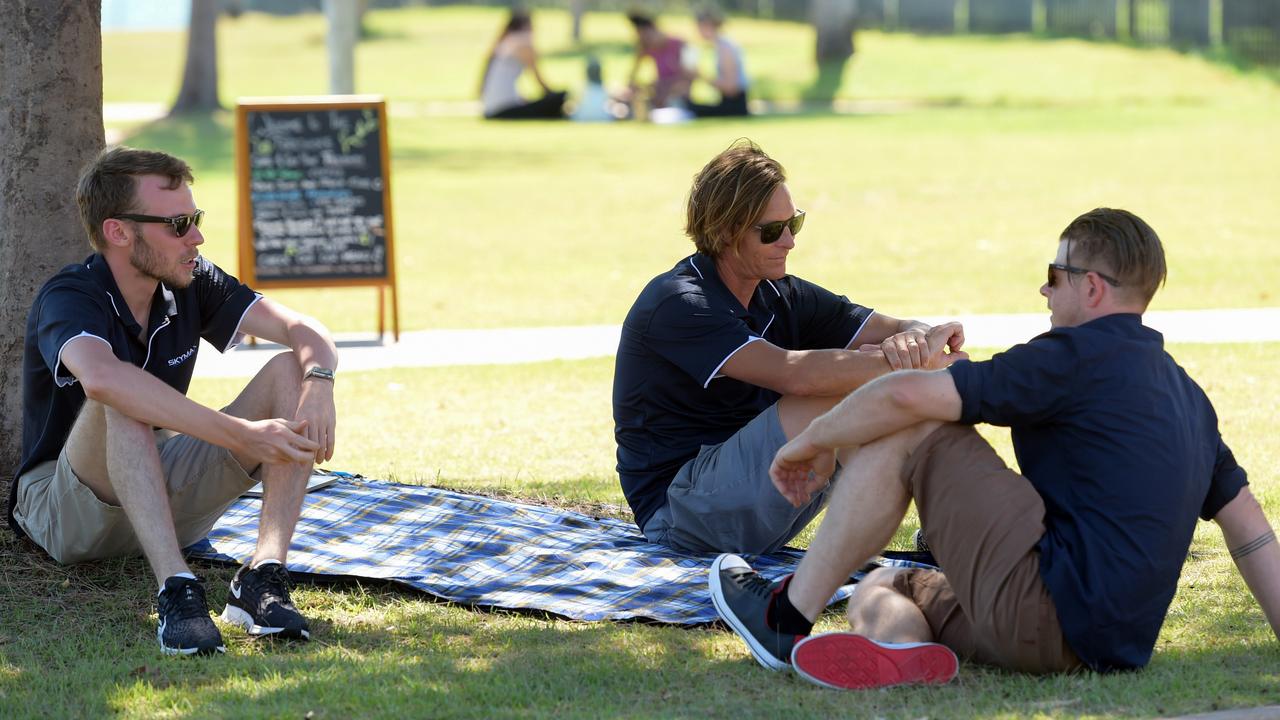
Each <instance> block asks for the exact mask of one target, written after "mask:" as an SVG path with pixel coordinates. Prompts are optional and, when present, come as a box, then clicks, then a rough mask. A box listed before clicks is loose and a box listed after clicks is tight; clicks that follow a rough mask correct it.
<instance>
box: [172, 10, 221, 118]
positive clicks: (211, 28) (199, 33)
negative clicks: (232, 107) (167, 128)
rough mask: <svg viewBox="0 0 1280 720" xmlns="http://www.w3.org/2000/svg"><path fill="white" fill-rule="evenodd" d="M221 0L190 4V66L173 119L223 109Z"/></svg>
mask: <svg viewBox="0 0 1280 720" xmlns="http://www.w3.org/2000/svg"><path fill="white" fill-rule="evenodd" d="M221 5H222V4H221V2H219V0H191V24H190V26H189V27H188V29H187V65H186V68H185V69H184V70H183V71H182V89H181V90H179V91H178V99H177V100H175V101H174V103H173V109H171V110H170V111H169V114H170V115H181V114H183V113H195V112H210V111H213V110H219V109H221V108H222V103H220V102H218V33H217V31H218V10H219V8H220V7H221Z"/></svg>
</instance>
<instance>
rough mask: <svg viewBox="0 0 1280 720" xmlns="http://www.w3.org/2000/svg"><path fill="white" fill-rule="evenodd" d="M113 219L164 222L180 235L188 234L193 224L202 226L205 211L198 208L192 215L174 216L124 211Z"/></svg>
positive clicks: (174, 232)
mask: <svg viewBox="0 0 1280 720" xmlns="http://www.w3.org/2000/svg"><path fill="white" fill-rule="evenodd" d="M111 219H113V220H132V221H134V222H140V223H164V224H165V225H168V226H169V227H171V228H173V234H174V235H177V236H178V237H182V236H183V235H186V234H187V232H188V231H190V230H191V228H192V226H195V227H200V221H201V220H204V211H203V210H196V211H195V212H193V213H191V214H190V215H174V216H173V217H162V216H160V215H134V214H132V213H124V214H121V215H112V216H111Z"/></svg>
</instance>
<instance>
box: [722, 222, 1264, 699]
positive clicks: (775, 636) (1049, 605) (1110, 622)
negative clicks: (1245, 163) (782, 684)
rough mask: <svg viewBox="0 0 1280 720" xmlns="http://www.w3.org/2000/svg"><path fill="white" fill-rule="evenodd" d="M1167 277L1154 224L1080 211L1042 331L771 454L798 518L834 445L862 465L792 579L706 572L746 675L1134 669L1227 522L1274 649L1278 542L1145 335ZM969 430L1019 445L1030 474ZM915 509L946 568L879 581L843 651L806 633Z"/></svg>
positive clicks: (730, 558)
mask: <svg viewBox="0 0 1280 720" xmlns="http://www.w3.org/2000/svg"><path fill="white" fill-rule="evenodd" d="M1164 278H1165V260H1164V249H1163V247H1162V246H1161V244H1160V240H1159V238H1158V237H1156V234H1155V232H1154V231H1153V230H1152V229H1151V228H1150V227H1149V226H1148V225H1147V224H1146V223H1145V222H1143V221H1142V220H1141V219H1139V218H1138V217H1137V216H1135V215H1133V214H1131V213H1128V212H1125V211H1123V210H1111V209H1105V208H1100V209H1097V210H1093V211H1091V212H1088V213H1086V214H1084V215H1082V216H1080V217H1079V218H1077V219H1076V220H1074V221H1073V222H1072V223H1071V224H1070V225H1068V226H1067V228H1066V230H1064V231H1063V233H1062V235H1061V239H1060V241H1059V243H1058V254H1057V257H1056V259H1055V260H1054V261H1053V262H1051V263H1050V264H1049V270H1048V281H1047V282H1046V283H1045V284H1044V285H1043V286H1041V288H1040V293H1041V294H1042V295H1044V296H1045V297H1046V298H1047V299H1048V304H1049V310H1050V313H1051V314H1050V321H1051V324H1052V329H1051V330H1050V331H1049V332H1047V333H1044V334H1043V335H1040V336H1038V337H1036V338H1034V339H1033V340H1031V341H1030V342H1028V343H1026V344H1025V345H1018V346H1015V347H1013V348H1011V349H1010V350H1008V351H1006V352H1003V353H999V354H997V355H996V356H995V357H993V358H992V359H991V360H989V361H986V362H968V361H963V362H957V363H956V364H954V365H952V366H951V367H950V368H949V369H947V370H941V371H936V372H907V373H896V374H894V375H892V376H889V377H886V378H882V379H880V380H878V381H876V382H873V383H870V384H868V385H866V386H865V387H863V388H861V389H860V390H858V391H857V392H855V393H853V394H851V395H850V396H849V397H848V398H846V399H845V400H844V401H843V402H841V404H840V405H839V406H837V407H836V408H835V409H833V410H832V411H831V412H830V413H828V414H827V415H824V416H822V417H820V418H818V419H816V420H814V422H813V423H812V424H810V425H809V427H808V428H806V429H805V430H804V431H803V432H802V433H800V434H799V436H797V437H796V438H795V439H794V440H792V441H791V442H790V443H788V444H787V445H786V446H785V447H783V448H782V449H781V450H780V451H779V452H778V454H777V457H776V459H775V460H774V463H773V467H772V468H771V472H772V476H773V478H774V482H775V484H776V486H777V488H778V490H779V492H780V494H781V495H783V496H785V497H786V498H787V499H788V500H789V501H790V502H791V503H793V504H803V503H804V502H806V500H807V498H808V497H809V495H810V493H812V492H814V491H815V490H816V489H817V487H819V482H820V480H821V479H822V478H825V477H827V476H829V475H831V474H832V473H833V472H834V471H835V459H834V453H835V452H836V449H837V448H854V447H856V448H859V449H858V451H857V454H856V455H855V456H854V458H853V460H852V462H851V463H850V464H847V465H845V467H844V469H843V471H842V478H841V480H840V482H839V484H838V486H837V489H836V491H835V497H834V498H833V499H832V501H831V506H830V508H829V510H828V512H827V515H826V517H825V519H824V520H823V523H822V526H821V527H820V528H819V529H818V534H817V537H816V538H815V539H814V542H813V544H812V545H811V546H810V548H809V551H808V553H807V554H806V556H805V558H804V561H803V562H802V563H801V565H800V567H799V569H798V570H797V571H796V573H795V575H794V576H791V577H788V578H785V579H783V580H781V581H778V582H775V583H770V582H768V581H766V580H764V579H763V578H761V577H760V576H759V575H758V574H756V573H754V572H752V571H751V569H750V567H748V566H747V564H746V563H745V562H743V561H742V559H741V558H739V557H737V556H734V555H722V556H721V557H719V558H717V560H716V561H715V563H713V565H712V568H711V573H710V585H711V592H712V597H713V599H714V600H715V603H716V606H717V609H718V610H719V611H720V614H721V616H722V617H723V618H724V619H725V620H726V621H727V622H728V623H729V624H730V625H731V626H732V627H733V629H734V630H735V631H736V632H737V633H738V634H739V635H741V636H742V637H743V639H744V640H745V641H746V642H747V645H748V647H749V648H750V649H751V652H752V654H753V655H754V656H755V657H756V659H757V661H759V662H760V663H761V664H762V665H764V666H766V667H769V668H772V669H783V668H786V667H787V666H788V665H791V666H793V667H794V669H795V670H796V672H797V673H799V674H800V675H802V676H803V677H805V678H807V679H809V680H812V681H814V682H817V683H819V684H822V685H827V686H832V687H844V688H864V687H876V686H883V685H893V684H898V683H904V682H926V683H936V682H946V681H947V680H950V679H951V677H953V676H954V675H955V673H956V668H957V659H956V656H957V655H959V656H960V657H963V658H966V659H971V660H974V661H976V662H981V663H985V664H991V665H997V666H1000V667H1004V668H1008V669H1012V670H1018V671H1022V672H1031V673H1050V672H1068V671H1072V670H1075V669H1077V668H1081V667H1085V668H1090V669H1092V670H1096V671H1100V672H1105V671H1111V670H1123V669H1130V668H1140V667H1143V666H1145V665H1146V664H1147V662H1148V661H1149V660H1150V659H1151V653H1152V649H1153V648H1154V646H1155V642H1156V637H1157V635H1158V634H1159V632H1160V626H1161V625H1162V624H1163V622H1164V616H1165V613H1166V611H1167V610H1168V608H1169V603H1170V602H1171V601H1172V599H1173V595H1174V592H1175V590H1176V589H1177V584H1178V576H1179V574H1180V573H1181V571H1182V564H1183V562H1184V560H1185V559H1186V557H1187V550H1188V548H1189V547H1190V544H1191V538H1192V534H1193V533H1194V530H1195V525H1196V518H1197V517H1200V518H1203V519H1206V520H1208V519H1212V520H1214V521H1216V522H1217V523H1218V524H1219V526H1220V527H1221V529H1222V533H1223V537H1224V540H1225V542H1226V545H1227V547H1228V548H1229V549H1230V551H1231V555H1232V558H1233V559H1234V560H1235V562H1236V566H1237V567H1238V568H1239V570H1240V572H1241V574H1242V575H1243V576H1244V579H1245V582H1246V583H1247V584H1248V586H1249V589H1250V590H1251V591H1252V592H1253V595H1254V597H1255V598H1256V599H1257V600H1258V602H1259V603H1260V604H1261V606H1262V609H1263V611H1264V613H1265V614H1266V617H1267V619H1268V621H1269V622H1270V624H1271V627H1272V629H1273V631H1275V632H1277V634H1278V635H1280V546H1277V545H1276V542H1275V533H1274V532H1273V531H1272V529H1271V526H1270V525H1269V523H1268V521H1267V518H1266V516H1265V515H1264V514H1263V512H1262V509H1261V507H1260V506H1259V505H1258V502H1257V500H1255V499H1254V497H1253V495H1252V493H1251V492H1250V491H1249V487H1248V484H1247V481H1246V477H1245V472H1244V470H1242V469H1241V468H1240V467H1239V466H1238V465H1237V464H1236V461H1235V458H1234V457H1233V456H1232V454H1231V451H1230V450H1229V449H1228V448H1227V446H1226V444H1225V443H1224V442H1223V440H1222V436H1221V435H1220V434H1219V432H1218V419H1217V416H1216V415H1215V413H1214V410H1213V406H1212V405H1211V404H1210V402H1209V399H1208V398H1207V397H1206V396H1205V394H1204V392H1203V391H1201V389H1200V387H1199V386H1197V385H1196V383H1195V382H1194V381H1192V380H1191V378H1190V377H1188V376H1187V374H1186V372H1185V371H1184V370H1183V369H1182V368H1180V367H1178V365H1177V364H1176V363H1175V362H1174V361H1173V358H1171V357H1169V355H1168V354H1167V353H1166V352H1165V350H1164V342H1163V338H1162V337H1161V335H1160V334H1159V333H1158V332H1156V331H1154V330H1152V329H1150V328H1148V327H1146V326H1144V325H1143V324H1142V313H1143V312H1144V311H1145V310H1146V308H1147V304H1148V303H1149V302H1150V301H1151V298H1152V296H1153V295H1154V294H1155V292H1156V289H1157V288H1158V287H1159V286H1160V285H1161V284H1162V283H1163V282H1164ZM978 422H987V423H991V424H994V425H1003V426H1009V427H1011V428H1012V434H1013V446H1014V451H1015V452H1016V454H1017V457H1018V465H1019V466H1020V467H1021V469H1022V474H1021V475H1020V474H1018V473H1015V472H1014V471H1013V470H1011V469H1009V468H1008V467H1006V466H1005V464H1004V463H1003V462H1002V461H1001V460H1000V458H999V457H998V456H997V455H996V453H995V451H994V450H992V448H991V446H990V445H988V444H987V443H986V441H984V440H983V439H982V438H981V437H979V436H978V434H977V433H976V432H975V431H974V430H973V427H972V425H973V424H974V423H978ZM912 498H914V499H915V503H916V507H917V509H918V511H919V513H920V522H921V525H922V527H923V528H924V535H925V538H926V540H927V542H928V544H929V546H930V548H932V550H933V553H934V555H935V557H936V558H937V560H938V564H939V565H940V567H941V570H940V571H939V570H902V569H886V568H882V569H878V570H875V571H874V572H872V573H871V574H869V575H868V576H867V577H866V579H865V580H863V582H862V583H861V584H859V586H858V589H857V592H855V593H854V595H853V598H852V599H851V601H850V603H849V609H848V615H849V622H850V625H851V626H852V629H853V630H854V633H828V634H824V635H816V636H812V637H810V636H809V632H810V630H811V628H812V626H813V621H814V619H816V618H817V617H818V614H819V613H820V612H821V611H822V608H823V607H824V605H825V602H826V600H827V599H828V598H830V597H831V594H832V592H833V591H834V590H835V589H836V587H838V586H839V585H840V584H841V583H843V582H844V581H845V580H846V579H847V578H848V577H849V575H850V573H851V572H852V571H853V570H855V569H856V568H857V567H858V566H859V565H861V564H862V563H864V562H865V561H866V560H867V558H869V557H871V556H872V555H874V554H875V553H877V552H879V550H880V549H881V548H882V547H884V545H885V544H886V543H887V542H888V541H889V539H890V538H891V537H892V535H893V532H894V530H895V529H896V528H897V527H898V524H899V522H900V521H901V520H902V517H903V514H904V513H905V512H906V509H907V504H908V502H909V501H910V500H911V499H912ZM855 633H857V634H855Z"/></svg>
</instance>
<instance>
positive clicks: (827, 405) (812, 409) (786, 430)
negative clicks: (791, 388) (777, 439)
mask: <svg viewBox="0 0 1280 720" xmlns="http://www.w3.org/2000/svg"><path fill="white" fill-rule="evenodd" d="M843 399H844V398H843V397H801V396H799V395H784V396H783V397H782V399H780V400H778V423H779V424H781V425H782V433H783V434H784V435H786V436H787V440H792V439H794V438H795V436H797V435H799V434H800V433H801V432H803V431H804V429H805V428H807V427H809V423H811V422H813V419H814V418H816V417H818V416H819V415H825V414H826V412H827V411H828V410H830V409H831V408H833V407H835V406H836V405H837V404H839V402H840V401H841V400H843Z"/></svg>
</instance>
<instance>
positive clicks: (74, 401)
mask: <svg viewBox="0 0 1280 720" xmlns="http://www.w3.org/2000/svg"><path fill="white" fill-rule="evenodd" d="M191 181H192V175H191V168H190V167H188V166H187V164H186V163H185V162H183V161H182V160H179V159H178V158H176V157H173V156H171V155H168V154H166V153H162V152H151V151H146V150H135V149H132V148H126V147H119V148H114V149H110V150H107V151H105V152H103V153H102V154H100V155H99V156H98V158H97V159H96V160H94V161H93V162H92V163H90V164H89V166H88V167H87V168H86V169H85V171H84V172H83V173H82V175H81V177H80V181H79V184H78V186H77V188H76V201H77V203H78V204H79V206H80V215H81V218H82V220H83V221H84V225H85V230H86V232H87V233H88V235H89V244H90V245H92V246H93V249H94V251H95V252H94V254H93V255H90V256H89V257H88V258H87V259H86V260H85V261H84V262H83V263H80V264H76V265H68V266H67V267H65V268H63V269H62V270H61V271H59V272H58V273H57V274H56V275H54V276H53V278H51V279H50V280H49V281H48V282H46V283H45V284H44V286H43V287H42V288H41V289H40V291H39V293H38V294H37V295H36V299H35V302H34V303H33V304H32V306H31V313H30V315H29V316H28V320H27V330H26V349H25V355H24V358H23V376H22V377H23V437H22V461H21V466H20V467H19V468H18V472H17V477H16V478H15V480H14V482H13V483H12V488H13V489H12V492H11V494H10V497H9V521H10V523H11V525H12V526H13V528H14V530H15V531H16V532H17V533H18V534H19V535H26V536H28V537H30V538H31V540H33V541H34V542H35V543H36V544H38V545H39V546H40V547H42V548H44V550H45V551H46V552H48V553H49V555H51V556H52V557H53V559H54V560H57V561H58V562H60V563H75V562H82V561H85V560H94V559H98V558H109V557H120V556H130V555H136V554H138V553H139V552H141V553H142V554H144V555H146V558H147V561H148V562H149V563H150V564H151V569H152V571H153V572H154V573H155V577H156V581H157V583H158V584H159V586H160V593H159V596H158V598H157V605H158V613H159V616H160V628H159V631H158V633H157V634H158V638H159V641H160V648H161V650H162V651H164V652H165V653H169V654H193V653H212V652H222V651H224V647H223V643H222V636H221V634H220V633H219V632H218V629H217V627H215V626H214V624H213V621H212V620H211V619H210V618H209V611H208V606H207V604H206V601H205V591H204V585H203V583H202V582H201V581H200V580H198V579H197V578H196V577H195V576H194V575H192V574H191V571H190V569H189V568H188V567H187V564H186V563H185V562H184V561H183V558H182V552H181V549H182V548H183V547H186V546H187V545H190V544H191V543H194V542H196V541H197V540H200V539H201V538H203V537H204V536H205V535H206V534H208V532H209V529H210V528H212V527H213V525H214V523H215V522H216V521H217V520H218V518H219V516H221V515H222V513H223V512H224V511H225V510H226V509H227V508H228V507H229V506H230V505H231V503H232V502H233V501H235V499H236V498H237V497H238V496H239V495H240V494H241V493H243V492H244V491H245V490H247V489H249V488H250V487H252V486H253V485H254V482H255V480H254V479H253V478H252V477H250V474H255V475H259V476H261V480H262V482H263V485H264V486H265V490H266V495H265V497H264V499H263V503H262V517H261V521H260V524H259V531H258V545H257V549H256V550H255V551H254V554H253V557H252V559H251V560H250V562H248V563H246V564H245V565H244V566H243V567H241V568H240V570H239V571H238V572H237V573H236V575H235V578H234V579H232V581H231V588H230V594H229V597H228V600H227V607H226V609H225V610H224V612H223V615H222V617H223V619H225V620H228V621H230V622H233V623H235V624H238V625H242V626H244V627H245V628H246V629H248V630H249V632H250V633H251V634H255V635H264V634H278V635H280V636H282V637H297V638H304V639H305V638H308V637H309V636H310V630H309V629H308V624H307V621H306V619H305V618H304V617H303V616H302V615H301V614H300V613H299V612H298V611H297V609H296V608H294V606H293V604H292V602H291V601H290V598H289V574H288V572H287V571H286V570H285V568H284V562H285V559H286V554H287V552H288V549H289V540H290V538H291V537H292V535H293V529H294V526H295V524H296V523H297V521H298V513H299V510H300V508H301V505H302V498H303V494H304V492H305V490H306V483H307V478H308V477H309V476H310V475H311V465H312V463H313V462H319V461H321V460H325V459H328V458H330V457H332V456H333V445H334V426H335V412H334V404H333V368H334V367H335V365H336V363H337V360H338V357H337V352H336V350H335V348H334V344H333V340H332V339H331V338H330V337H329V333H328V331H327V330H325V328H324V327H323V326H322V325H320V324H319V323H318V322H316V321H315V320H312V319H310V318H307V317H304V316H301V315H297V314H295V313H293V312H292V311H290V310H288V309H287V308H285V307H283V306H281V305H277V304H275V303H273V302H271V301H270V300H267V299H265V298H263V297H261V296H260V295H257V294H256V293H254V292H253V291H252V290H250V289H249V288H248V287H246V286H244V285H242V284H240V283H239V282H238V281H237V280H236V279H235V278H234V277H231V276H230V275H228V274H226V273H225V272H223V271H222V270H221V269H220V268H218V267H217V266H216V265H214V264H213V263H211V262H209V261H208V260H206V259H205V258H203V257H201V256H200V245H201V244H203V243H204V236H203V235H202V234H201V232H200V221H201V219H202V217H203V216H204V211H203V210H198V209H197V208H196V204H195V199H194V198H193V196H192V194H191V188H190V185H189V183H191ZM241 333H249V334H252V335H254V336H257V337H260V338H264V339H266V340H270V341H272V342H277V343H280V344H282V345H285V346H287V347H289V348H291V349H292V352H286V353H281V354H279V355H276V356H275V357H274V358H272V359H271V361H269V362H268V363H267V364H266V366H264V367H263V368H262V370H261V371H260V372H259V373H258V374H257V375H256V376H255V377H254V378H253V379H252V380H251V381H250V382H249V384H248V386H246V387H245V389H244V391H243V392H241V393H240V396H239V397H237V398H236V399H235V400H234V401H233V402H232V403H231V404H230V405H228V406H227V407H226V408H224V409H223V410H222V411H217V410H213V409H210V408H207V407H204V406H202V405H200V404H198V403H196V402H194V401H192V400H189V399H187V397H186V395H185V393H186V391H187V387H188V386H189V385H190V383H191V374H192V371H193V369H194V367H195V363H196V352H197V350H198V348H199V344H200V339H201V338H204V339H205V340H207V341H208V342H209V343H210V344H212V345H213V346H214V347H216V348H218V350H220V351H224V352H225V351H226V350H227V349H229V348H231V347H233V346H234V345H235V344H236V343H237V342H238V340H239V337H240V334H241Z"/></svg>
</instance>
